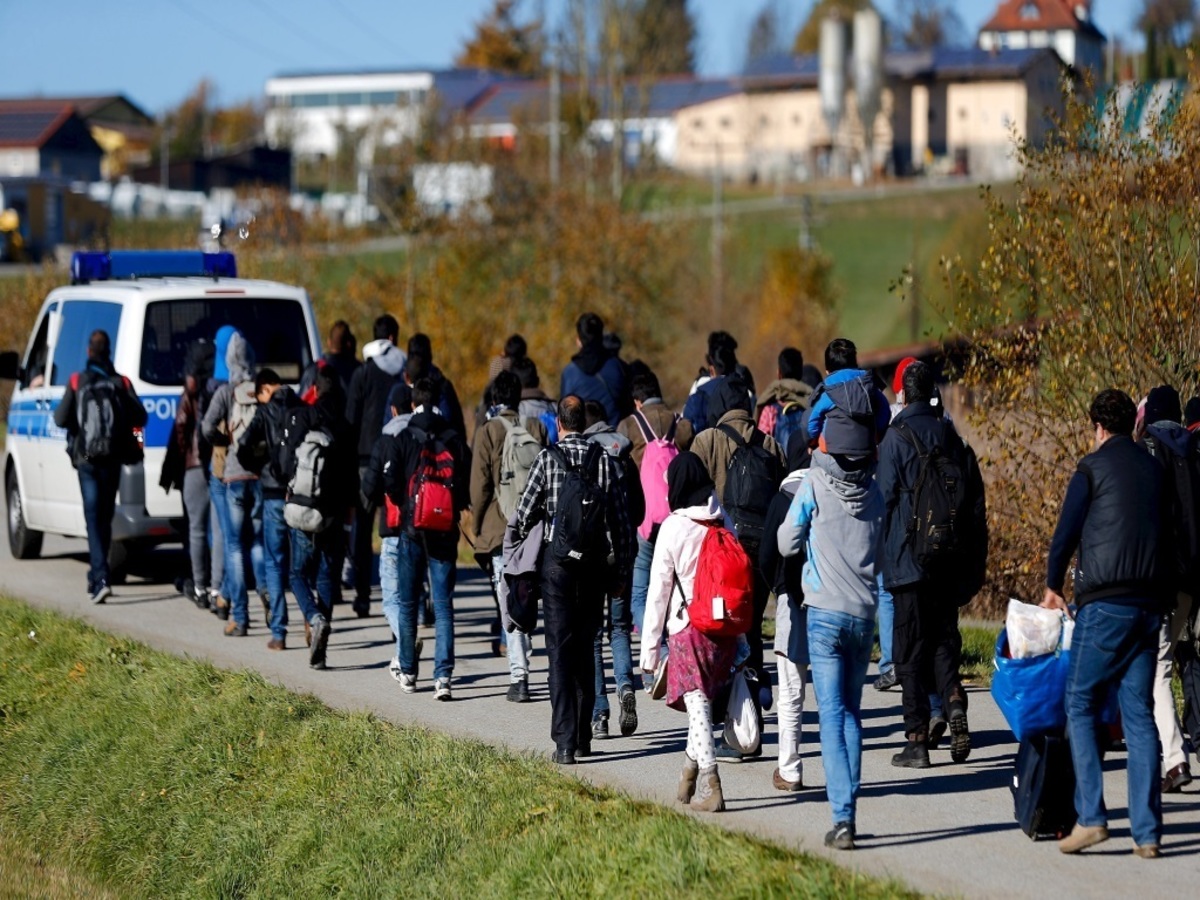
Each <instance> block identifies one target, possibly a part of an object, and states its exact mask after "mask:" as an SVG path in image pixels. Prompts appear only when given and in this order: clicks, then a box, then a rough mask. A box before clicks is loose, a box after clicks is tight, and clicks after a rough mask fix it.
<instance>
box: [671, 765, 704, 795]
mask: <svg viewBox="0 0 1200 900" xmlns="http://www.w3.org/2000/svg"><path fill="white" fill-rule="evenodd" d="M699 774H700V766H699V765H698V764H697V763H696V761H695V760H694V759H692V758H691V757H690V756H689V757H686V762H685V763H684V764H683V772H681V773H680V775H679V793H678V794H677V795H676V799H678V800H679V802H680V803H691V802H692V795H693V794H695V793H696V777H697V776H698V775H699Z"/></svg>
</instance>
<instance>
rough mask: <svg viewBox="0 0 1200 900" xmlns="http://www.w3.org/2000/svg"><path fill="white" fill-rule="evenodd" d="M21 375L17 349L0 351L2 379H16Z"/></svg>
mask: <svg viewBox="0 0 1200 900" xmlns="http://www.w3.org/2000/svg"><path fill="white" fill-rule="evenodd" d="M20 375H21V365H20V357H19V356H17V351H15V350H9V351H7V352H5V353H0V380H5V381H16V380H17V379H18V378H19V377H20Z"/></svg>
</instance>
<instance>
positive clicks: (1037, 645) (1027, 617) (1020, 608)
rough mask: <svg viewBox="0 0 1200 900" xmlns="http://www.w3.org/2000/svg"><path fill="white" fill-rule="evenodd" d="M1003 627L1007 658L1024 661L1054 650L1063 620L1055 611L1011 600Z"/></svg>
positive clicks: (1059, 636)
mask: <svg viewBox="0 0 1200 900" xmlns="http://www.w3.org/2000/svg"><path fill="white" fill-rule="evenodd" d="M1005 626H1006V627H1005V630H1006V631H1007V632H1008V649H1009V655H1010V656H1012V658H1013V659H1028V658H1029V657H1031V656H1045V655H1046V654H1047V653H1053V652H1054V651H1055V649H1056V648H1057V647H1058V643H1059V640H1060V639H1061V638H1062V630H1063V617H1062V613H1060V612H1059V611H1058V610H1055V609H1042V607H1040V606H1034V605H1033V604H1032V603H1022V602H1021V601H1020V600H1015V599H1013V600H1009V601H1008V616H1007V618H1006V619H1005Z"/></svg>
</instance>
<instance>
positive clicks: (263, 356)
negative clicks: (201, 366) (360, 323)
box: [139, 297, 312, 387]
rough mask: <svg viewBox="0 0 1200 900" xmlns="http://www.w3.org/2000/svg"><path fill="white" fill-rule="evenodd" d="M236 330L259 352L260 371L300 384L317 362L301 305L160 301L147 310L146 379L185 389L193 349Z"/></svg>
mask: <svg viewBox="0 0 1200 900" xmlns="http://www.w3.org/2000/svg"><path fill="white" fill-rule="evenodd" d="M222 325H232V326H233V327H234V328H236V329H237V330H238V331H240V332H241V333H242V336H243V337H245V338H246V341H247V342H248V343H249V344H250V347H251V348H252V349H253V350H254V358H255V362H256V364H257V366H258V368H260V369H261V368H265V367H269V368H272V369H274V370H275V371H276V372H278V373H279V377H280V378H281V379H283V381H284V383H290V384H295V383H297V382H298V381H299V380H300V374H301V373H302V372H303V371H304V369H305V368H306V367H307V366H308V364H309V363H311V362H312V351H311V348H310V345H309V340H308V327H307V324H306V323H305V320H304V308H303V307H302V306H301V305H300V304H299V303H297V302H296V301H295V300H273V299H262V298H254V299H248V298H246V297H212V298H208V297H206V298H203V299H201V298H194V297H189V298H188V299H186V300H158V301H155V302H153V303H149V304H147V305H146V327H145V329H144V330H143V332H142V362H141V371H140V373H139V374H140V377H141V379H142V381H145V382H147V383H149V384H155V385H162V386H174V387H180V386H182V385H183V366H184V361H185V360H186V359H187V356H188V354H187V351H188V348H189V347H190V346H191V345H192V344H193V343H195V342H196V341H197V340H199V339H200V338H205V339H206V340H209V341H211V340H213V339H214V338H215V337H216V334H217V329H218V328H220V327H221V326H222Z"/></svg>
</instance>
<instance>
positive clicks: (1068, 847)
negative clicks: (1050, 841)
mask: <svg viewBox="0 0 1200 900" xmlns="http://www.w3.org/2000/svg"><path fill="white" fill-rule="evenodd" d="M1107 840H1108V829H1107V828H1105V827H1104V826H1103V825H1080V824H1079V823H1078V822H1076V823H1075V827H1074V828H1073V829H1072V830H1071V833H1070V834H1068V835H1067V836H1066V837H1065V838H1063V839H1062V840H1061V841H1059V842H1058V849H1059V850H1060V851H1061V852H1063V853H1078V852H1079V851H1080V850H1086V849H1087V848H1088V847H1094V846H1096V844H1099V843H1102V842H1104V841H1107Z"/></svg>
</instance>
